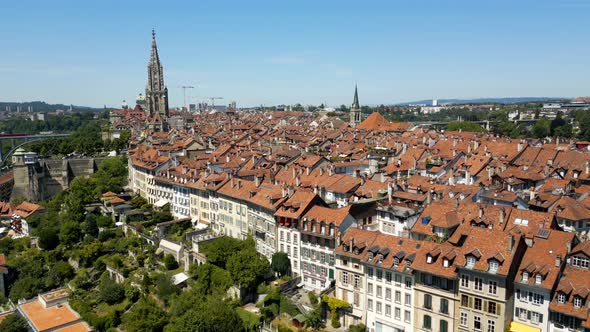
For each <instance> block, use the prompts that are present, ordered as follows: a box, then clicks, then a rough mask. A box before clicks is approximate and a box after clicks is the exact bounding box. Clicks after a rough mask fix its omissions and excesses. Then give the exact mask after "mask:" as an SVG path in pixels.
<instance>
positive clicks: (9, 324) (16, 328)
mask: <svg viewBox="0 0 590 332" xmlns="http://www.w3.org/2000/svg"><path fill="white" fill-rule="evenodd" d="M28 327H29V325H28V324H27V321H26V320H25V319H24V318H22V317H21V316H19V315H17V314H12V315H10V316H8V317H6V318H5V319H4V320H3V321H2V322H0V331H2V332H27V331H28V330H29V328H28Z"/></svg>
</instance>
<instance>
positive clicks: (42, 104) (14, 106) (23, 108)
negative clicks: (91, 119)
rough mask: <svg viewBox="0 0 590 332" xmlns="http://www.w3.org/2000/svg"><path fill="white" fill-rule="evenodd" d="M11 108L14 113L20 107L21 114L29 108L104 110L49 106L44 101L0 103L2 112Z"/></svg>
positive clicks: (59, 105)
mask: <svg viewBox="0 0 590 332" xmlns="http://www.w3.org/2000/svg"><path fill="white" fill-rule="evenodd" d="M7 106H10V108H11V111H12V112H16V110H17V109H18V107H19V106H20V108H21V112H27V111H28V110H29V107H32V108H33V112H41V113H45V112H55V111H57V110H64V111H65V110H69V109H70V107H71V108H72V110H73V111H74V112H101V111H102V110H103V109H102V108H94V107H88V106H78V105H64V104H48V103H46V102H44V101H29V102H23V103H17V102H2V101H0V112H4V111H6V107H7Z"/></svg>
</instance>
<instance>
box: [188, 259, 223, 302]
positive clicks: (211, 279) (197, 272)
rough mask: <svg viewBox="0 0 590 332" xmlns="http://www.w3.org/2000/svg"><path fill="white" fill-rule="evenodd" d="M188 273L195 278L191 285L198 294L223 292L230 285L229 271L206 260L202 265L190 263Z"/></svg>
mask: <svg viewBox="0 0 590 332" xmlns="http://www.w3.org/2000/svg"><path fill="white" fill-rule="evenodd" d="M189 274H190V275H191V277H192V278H193V279H195V280H196V282H195V284H194V286H193V287H194V288H195V289H196V290H197V292H198V293H200V294H207V295H211V294H225V292H226V291H227V290H228V289H229V288H230V287H231V286H232V279H231V275H230V274H229V272H227V271H226V270H224V269H222V268H219V267H217V266H215V265H213V264H210V263H208V262H207V263H205V264H202V265H197V264H193V265H191V266H190V267H189Z"/></svg>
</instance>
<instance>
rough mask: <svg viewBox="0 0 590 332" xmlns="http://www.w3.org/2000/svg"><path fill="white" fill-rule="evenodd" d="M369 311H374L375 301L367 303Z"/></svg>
mask: <svg viewBox="0 0 590 332" xmlns="http://www.w3.org/2000/svg"><path fill="white" fill-rule="evenodd" d="M367 309H368V310H370V311H373V300H371V299H369V301H368V302H367Z"/></svg>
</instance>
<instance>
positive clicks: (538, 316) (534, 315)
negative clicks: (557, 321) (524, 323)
mask: <svg viewBox="0 0 590 332" xmlns="http://www.w3.org/2000/svg"><path fill="white" fill-rule="evenodd" d="M531 321H532V322H533V323H542V318H541V314H539V313H538V312H535V311H531Z"/></svg>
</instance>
